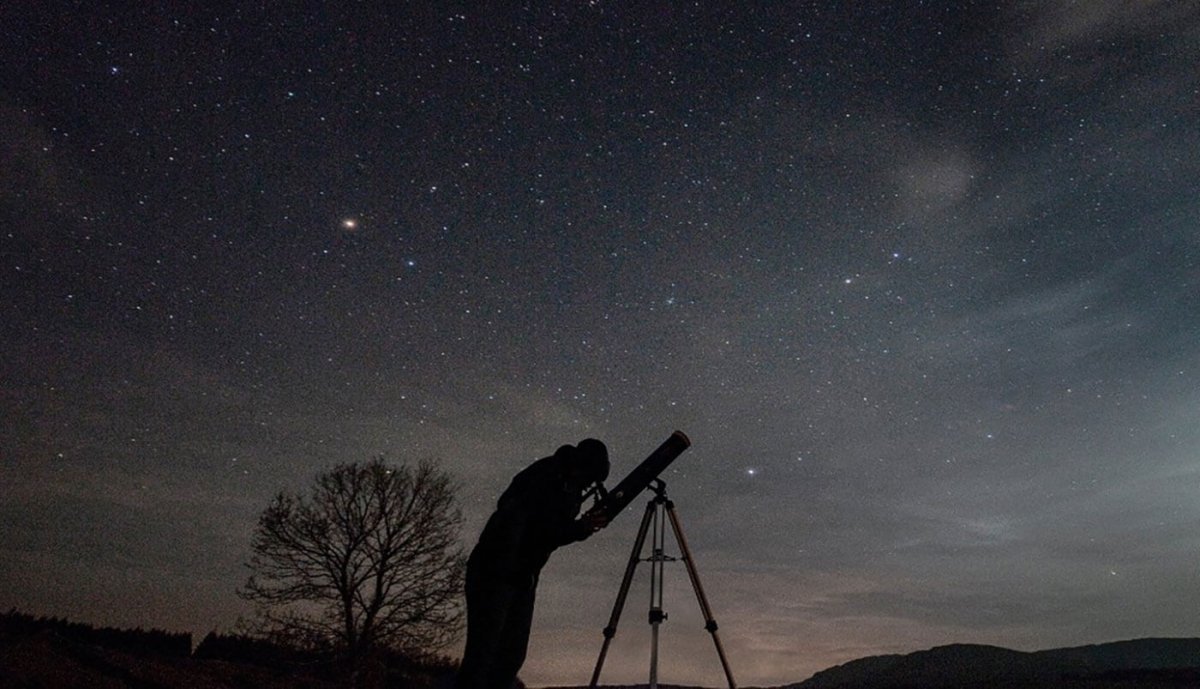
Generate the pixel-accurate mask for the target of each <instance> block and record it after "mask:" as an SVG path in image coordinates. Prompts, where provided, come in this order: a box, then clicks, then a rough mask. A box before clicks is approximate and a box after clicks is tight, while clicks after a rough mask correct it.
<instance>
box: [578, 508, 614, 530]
mask: <svg viewBox="0 0 1200 689" xmlns="http://www.w3.org/2000/svg"><path fill="white" fill-rule="evenodd" d="M583 525H584V526H585V527H586V528H587V530H588V532H589V533H596V532H597V531H599V530H600V529H603V528H604V527H606V526H608V517H607V516H605V514H604V513H603V512H589V513H588V514H585V515H583Z"/></svg>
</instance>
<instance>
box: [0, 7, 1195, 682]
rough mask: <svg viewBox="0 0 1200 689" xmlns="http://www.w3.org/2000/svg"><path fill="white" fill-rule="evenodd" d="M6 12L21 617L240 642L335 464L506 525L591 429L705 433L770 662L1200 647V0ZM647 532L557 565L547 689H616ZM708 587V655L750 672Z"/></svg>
mask: <svg viewBox="0 0 1200 689" xmlns="http://www.w3.org/2000/svg"><path fill="white" fill-rule="evenodd" d="M0 24H2V25H4V26H6V27H10V28H9V29H8V31H7V40H5V41H3V42H0V58H2V61H3V64H5V65H6V68H5V70H4V74H3V76H0V146H2V148H0V220H3V223H2V225H0V288H2V289H3V294H4V299H3V300H2V302H0V337H2V338H3V339H2V341H0V342H2V344H3V349H4V353H5V354H4V357H3V358H2V359H0V419H3V421H2V422H0V486H2V488H0V493H2V495H3V499H2V500H0V607H2V608H8V607H14V606H15V607H18V608H20V609H23V610H28V611H30V612H35V613H45V614H57V615H64V616H67V617H71V618H73V619H79V620H83V621H88V620H92V621H96V622H101V623H104V624H114V625H129V626H139V625H140V626H144V627H150V626H156V627H165V628H178V629H183V630H190V631H192V632H194V633H199V634H203V633H205V632H207V631H208V630H209V629H212V628H218V629H228V628H230V627H231V626H232V625H233V624H234V623H235V622H236V621H237V618H238V617H239V615H245V614H247V612H248V610H247V609H246V607H245V604H244V603H243V602H242V601H241V600H239V599H238V598H237V597H236V596H235V595H234V591H235V590H236V588H237V586H238V585H239V584H240V583H242V581H243V580H244V576H245V572H244V570H243V568H242V566H241V563H242V562H244V561H245V559H246V558H247V556H248V545H249V538H250V533H251V529H252V527H253V524H254V520H255V518H256V516H257V513H258V512H259V511H260V510H261V509H262V508H263V507H265V505H266V504H267V502H268V500H269V499H270V497H271V495H272V494H274V493H275V492H277V491H279V490H281V489H295V488H299V487H301V486H303V485H304V484H305V482H306V481H307V480H308V479H309V478H310V477H311V476H312V475H313V474H314V473H315V472H317V471H319V470H321V469H323V468H325V467H328V466H329V465H331V464H332V463H335V462H339V461H353V460H360V459H369V458H370V457H372V456H376V455H380V454H382V455H384V456H385V457H388V458H390V459H392V460H394V461H416V460H419V459H423V458H436V459H438V460H440V461H441V462H442V464H443V466H444V467H445V468H446V469H447V470H449V471H450V472H451V473H453V474H454V475H455V476H456V477H458V478H459V479H460V480H461V481H462V493H461V496H462V504H463V508H464V512H465V515H466V518H467V528H466V532H465V533H464V539H465V540H466V541H467V542H468V545H469V544H470V543H473V542H474V539H475V537H476V536H477V534H478V530H479V529H480V528H481V527H482V524H483V521H484V520H485V519H486V517H487V515H488V513H489V511H490V509H491V507H492V505H493V503H494V500H495V498H496V496H498V495H499V493H500V492H501V491H502V490H503V488H504V487H505V486H506V485H507V481H508V479H509V478H510V477H511V476H512V475H513V474H514V473H516V471H518V470H519V469H520V468H522V467H523V466H525V465H526V464H528V463H529V462H531V461H533V460H534V459H537V458H538V457H540V456H543V455H545V454H549V453H550V452H552V451H553V450H554V448H555V447H557V446H558V445H560V444H562V443H567V442H572V443H573V442H577V441H578V440H580V439H582V438H584V437H589V436H594V437H598V438H601V439H603V440H604V441H605V442H606V443H608V445H609V449H610V453H611V455H612V457H613V462H614V469H613V473H614V476H613V478H614V480H616V479H619V476H621V475H623V473H624V472H625V471H627V470H628V469H630V468H632V467H633V466H634V465H635V463H636V462H638V461H640V460H641V459H642V458H643V457H644V456H645V454H646V453H648V452H649V451H650V450H652V449H653V448H654V447H655V446H656V445H657V444H658V443H659V442H660V441H661V440H662V439H664V438H665V437H666V436H667V435H668V434H669V433H670V432H671V431H672V430H674V429H676V428H678V429H681V430H683V431H685V432H686V433H687V434H688V435H689V436H690V437H691V438H692V441H693V447H692V449H690V450H689V451H688V452H687V453H685V454H684V455H683V456H682V457H681V458H680V459H679V460H677V462H676V463H675V464H673V465H672V467H671V469H670V471H669V472H668V473H669V475H668V476H666V478H667V481H668V484H669V486H670V489H671V495H672V497H673V498H674V500H675V501H676V502H677V503H678V506H679V511H680V516H681V519H682V520H683V522H684V528H685V530H686V532H687V534H688V537H689V544H690V546H691V549H692V550H693V552H694V554H695V556H696V559H697V564H698V567H699V570H700V573H701V575H702V576H703V578H704V585H705V589H706V590H707V592H708V596H709V599H710V601H711V603H712V605H713V609H714V613H715V615H716V617H717V619H718V621H719V622H720V624H721V630H722V631H721V634H722V639H723V641H724V643H725V644H726V646H727V649H728V652H729V656H730V661H731V664H732V667H733V671H734V673H735V676H736V677H737V679H738V681H739V682H740V683H741V684H743V685H763V686H765V685H772V684H784V683H790V682H796V681H800V680H802V679H804V678H806V677H807V676H809V675H810V674H811V673H813V672H815V671H817V670H820V669H823V668H825V667H828V666H830V665H832V664H835V663H839V662H844V661H847V660H850V659H853V658H856V657H860V656H863V655H869V654H875V653H886V652H902V651H912V650H917V649H921V648H925V647H928V646H931V645H935V644H943V643H952V642H977V643H992V644H998V645H1004V646H1009V647H1014V648H1021V649H1037V648H1046V647H1052V646H1066V645H1072V644H1084V643H1095V642H1101V641H1109V640H1116V639H1122V638H1130V637H1135V636H1195V635H1197V634H1200V630H1198V629H1197V627H1196V625H1195V622H1194V620H1193V619H1192V618H1193V617H1194V616H1193V615H1191V614H1189V612H1188V611H1190V610H1192V609H1194V607H1195V604H1196V603H1197V602H1198V601H1197V600H1196V599H1197V596H1198V595H1200V594H1198V593H1197V591H1200V573H1198V572H1197V570H1196V567H1195V552H1196V549H1197V547H1200V537H1198V536H1197V535H1196V533H1197V532H1196V529H1195V528H1194V527H1195V524H1196V523H1197V519H1198V518H1200V507H1198V506H1197V505H1198V504H1197V502H1196V500H1195V497H1194V496H1195V488H1196V485H1197V480H1198V479H1200V468H1198V465H1197V459H1198V457H1197V448H1198V447H1200V435H1198V432H1197V428H1198V426H1197V423H1196V422H1197V410H1200V397H1198V394H1197V390H1200V380H1198V371H1200V369H1198V365H1200V319H1198V318H1197V315H1196V314H1198V313H1200V265H1198V262H1197V261H1198V258H1197V254H1198V251H1200V242H1198V238H1200V233H1198V227H1200V224H1198V223H1200V203H1198V202H1197V195H1196V187H1197V180H1200V163H1198V162H1197V158H1196V156H1195V155H1194V151H1196V150H1198V149H1200V134H1198V133H1200V117H1198V114H1200V113H1198V111H1197V108H1196V104H1197V102H1198V96H1200V78H1198V77H1197V76H1196V70H1195V68H1194V66H1195V64H1196V63H1197V60H1198V59H1200V12H1198V11H1197V9H1195V8H1194V7H1192V6H1190V5H1189V4H1187V3H1169V2H1149V3H1141V4H1133V5H1130V4H1128V3H1119V2H1115V1H1110V0H1098V1H1096V2H1089V3H1076V2H1068V1H1066V0H1062V1H1054V2H1044V3H1024V2H1015V1H1013V2H995V3H984V2H968V3H955V4H953V5H951V4H938V3H923V2H912V3H900V4H899V5H897V6H894V7H877V6H875V4H869V5H864V6H862V7H843V6H835V4H831V3H829V4H822V3H802V4H784V5H782V6H781V5H779V4H777V3H762V4H753V3H752V4H749V5H739V6H737V7H733V6H732V5H729V6H726V5H721V4H719V3H718V4H705V3H679V4H656V5H639V6H627V5H624V4H619V3H609V2H603V1H598V2H588V3H560V2H552V3H542V4H538V5H535V6H526V7H512V8H490V9H485V8H476V7H468V6H446V7H441V6H434V5H430V6H428V7H411V6H404V7H399V6H393V5H392V4H388V3H362V4H355V5H348V6H344V7H343V6H340V5H339V6H336V7H332V6H323V5H318V4H309V3H301V4H299V5H296V6H294V7H289V8H286V9H284V8H274V7H240V8H238V7H232V6H225V5H222V6H219V7H218V6H205V7H201V8H190V9H180V8H177V7H175V6H173V5H168V6H163V7H138V8H135V9H129V8H123V9H119V10H118V9H116V8H112V7H106V6H88V7H82V8H80V7H74V6H71V7H67V6H66V5H60V4H58V3H36V4H29V3H24V4H21V3H18V4H17V6H12V7H5V8H4V9H0ZM631 511H634V510H633V508H631ZM636 521H637V517H636V516H628V515H623V516H622V517H621V518H619V519H618V520H617V521H616V522H614V524H613V525H612V526H611V527H610V528H608V529H607V530H605V531H604V532H602V533H601V534H599V535H598V536H596V537H595V538H593V539H592V540H589V541H588V542H586V543H583V544H580V545H577V546H572V547H571V548H567V549H563V550H562V551H560V552H558V553H556V555H555V556H554V558H553V559H552V560H551V563H550V565H549V566H548V567H547V569H546V571H545V572H544V573H543V576H542V584H541V588H540V590H539V602H538V610H537V618H536V620H535V626H534V635H533V641H532V644H531V648H530V654H529V661H528V663H527V665H526V667H525V669H524V671H523V673H522V676H523V678H524V679H525V680H526V681H527V682H528V683H529V684H530V685H532V686H538V685H548V684H582V683H583V682H584V681H586V678H587V677H589V676H590V671H591V668H592V664H593V663H594V661H595V653H596V652H597V651H598V650H599V645H600V641H601V635H600V630H601V628H602V627H603V625H604V623H605V622H606V621H607V617H608V614H609V610H610V606H611V604H612V597H613V596H614V595H615V593H616V589H617V586H618V584H619V582H620V576H621V573H622V571H623V568H624V565H625V560H626V558H627V557H628V548H629V547H630V545H631V543H632V538H633V534H634V531H635V529H636ZM668 578H669V581H668V591H667V601H666V604H667V610H668V612H669V613H670V615H671V617H670V621H669V622H668V623H667V624H666V625H665V626H664V628H663V643H664V645H665V646H664V650H663V658H662V666H661V667H662V669H661V676H662V678H663V680H664V681H669V682H671V683H681V684H686V683H693V684H705V685H711V686H715V685H718V684H720V683H721V675H720V674H719V668H718V666H717V664H716V659H715V654H714V653H713V652H712V649H711V647H710V646H709V641H708V638H707V635H706V634H704V632H703V621H702V620H701V619H700V616H699V613H698V611H697V610H695V607H696V606H695V604H694V601H693V599H692V596H691V592H690V590H689V589H688V588H687V578H686V575H685V573H684V572H683V570H682V568H679V569H678V571H675V570H671V569H668ZM640 585H641V586H642V589H638V588H637V585H635V589H634V592H633V594H632V595H631V598H630V603H629V606H628V607H627V609H626V614H625V617H624V619H623V623H622V628H621V632H620V634H618V636H617V639H616V641H614V645H613V650H612V651H611V653H610V656H609V661H608V662H607V664H606V673H605V677H604V679H605V681H607V682H614V683H618V682H625V683H631V682H634V681H643V680H644V678H645V671H646V662H647V661H646V658H645V655H646V649H647V637H648V634H647V632H646V629H645V627H646V625H645V624H644V617H643V608H642V607H640V606H641V605H642V602H643V601H644V600H645V596H646V595H648V594H647V593H646V591H645V582H641V583H640Z"/></svg>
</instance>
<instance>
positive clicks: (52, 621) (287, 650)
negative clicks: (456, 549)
mask: <svg viewBox="0 0 1200 689" xmlns="http://www.w3.org/2000/svg"><path fill="white" fill-rule="evenodd" d="M46 634H50V635H52V637H53V638H56V639H60V640H61V641H63V642H66V643H67V644H70V645H71V647H74V648H80V647H96V648H102V649H107V650H111V651H118V652H121V653H126V654H129V655H130V656H136V657H138V658H141V659H146V662H150V660H149V659H150V658H162V659H170V660H168V662H171V661H172V660H176V659H188V662H191V661H222V662H224V663H229V664H231V665H234V666H239V667H242V668H245V667H248V666H253V667H257V668H261V669H263V670H265V671H268V672H271V673H273V675H275V676H283V677H302V676H303V677H311V678H315V679H320V680H326V681H332V680H336V679H338V678H339V677H342V676H344V675H345V673H346V672H347V671H348V668H347V666H346V664H345V661H344V658H341V657H340V655H339V654H337V653H335V652H332V650H331V649H323V650H313V649H304V648H298V647H294V646H291V645H289V644H287V643H282V642H279V641H275V640H271V639H267V638H263V637H257V636H252V635H248V634H238V633H232V634H222V633H219V632H216V631H212V632H209V633H208V634H206V635H205V636H204V638H203V639H202V640H201V641H200V643H199V644H198V645H197V646H196V647H195V649H194V650H193V649H192V635H191V634H190V633H174V632H167V631H163V630H161V629H150V630H145V629H141V628H137V629H119V628H115V627H97V626H94V625H91V624H85V623H81V622H71V621H69V620H67V619H64V618H59V617H47V616H35V615H30V614H27V613H22V612H19V611H17V610H16V609H12V610H9V611H8V612H7V613H4V614H0V646H3V645H4V644H5V643H13V642H16V641H18V640H20V639H32V638H35V637H38V636H41V635H46ZM72 653H75V654H76V656H75V657H76V658H77V659H78V658H87V659H89V662H90V664H91V665H96V666H97V667H99V666H100V665H103V666H104V667H105V668H106V669H107V670H106V671H108V672H109V674H111V673H112V672H122V671H119V670H114V669H113V667H115V666H113V667H109V665H111V663H108V664H106V663H104V662H101V661H98V660H96V659H95V658H93V657H92V656H90V655H89V654H87V653H86V652H84V655H83V656H78V655H77V654H78V651H74V652H72ZM373 662H374V667H375V668H376V669H375V672H376V673H377V675H378V676H379V680H378V683H377V686H384V687H426V686H431V685H432V684H433V683H434V682H435V678H448V677H451V676H453V674H454V672H455V671H456V670H457V668H458V661H457V660H455V659H452V658H450V657H448V656H443V655H438V654H429V653H419V652H410V653H402V652H398V651H391V650H379V651H377V652H376V654H375V656H374V661H373ZM97 664H99V665H97ZM181 667H182V666H181ZM189 667H190V666H189ZM2 675H3V673H2V672H0V680H2V679H3V677H2ZM122 676H123V675H122ZM0 684H4V683H3V681H0Z"/></svg>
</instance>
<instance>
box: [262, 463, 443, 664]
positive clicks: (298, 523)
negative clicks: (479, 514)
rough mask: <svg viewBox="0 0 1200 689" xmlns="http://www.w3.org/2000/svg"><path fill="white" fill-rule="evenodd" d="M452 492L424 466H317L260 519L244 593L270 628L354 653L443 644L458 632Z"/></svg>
mask: <svg viewBox="0 0 1200 689" xmlns="http://www.w3.org/2000/svg"><path fill="white" fill-rule="evenodd" d="M456 492H457V491H456V487H455V485H454V483H453V481H452V480H451V479H450V477H449V476H448V475H447V474H446V473H445V472H443V471H441V470H439V469H438V468H436V467H435V466H434V465H433V464H431V463H428V462H423V463H421V464H419V465H418V466H416V467H415V468H412V467H409V466H400V467H390V466H388V465H386V464H385V463H384V462H383V460H381V459H375V460H373V461H371V462H367V463H353V464H341V465H339V466H337V467H335V468H333V469H332V470H330V471H328V472H326V473H322V474H319V475H318V476H317V477H316V479H315V481H314V484H313V486H312V488H311V490H310V491H309V493H308V494H307V495H295V494H288V493H279V494H278V495H277V496H275V498H274V499H273V500H272V501H271V504H270V506H268V507H267V509H266V510H264V511H263V513H262V515H261V516H260V517H259V519H258V527H257V529H256V530H255V533H254V538H253V541H252V543H251V548H252V550H253V555H252V557H251V559H250V561H249V562H248V563H247V566H248V567H249V568H250V570H251V571H252V572H253V574H252V575H251V577H250V579H249V581H247V582H246V585H245V587H244V588H243V589H242V590H241V591H240V594H241V595H242V596H243V597H244V598H247V599H249V600H251V601H254V602H255V603H257V604H258V612H259V615H260V618H261V620H262V621H263V622H264V623H265V626H266V628H267V629H268V630H270V631H272V632H274V633H276V634H277V635H279V636H282V637H285V638H291V639H293V640H296V639H301V640H304V641H305V642H306V643H305V645H309V646H313V645H319V646H322V647H326V648H329V647H333V648H337V649H341V650H343V651H345V652H346V653H347V655H348V656H349V657H350V658H351V659H356V658H361V657H363V655H364V654H365V653H366V652H367V651H369V650H371V649H372V648H378V647H388V648H393V649H399V650H410V651H414V650H419V651H423V652H426V651H432V650H436V649H440V648H442V647H444V646H446V645H447V644H449V643H450V642H451V641H453V640H454V639H455V638H457V636H458V634H459V633H460V632H461V631H462V617H463V615H462V604H461V598H460V593H461V591H462V578H463V571H464V559H463V553H462V546H461V545H460V542H459V529H460V527H461V524H462V515H461V513H460V511H459V510H458V509H457V508H456V507H455V494H456Z"/></svg>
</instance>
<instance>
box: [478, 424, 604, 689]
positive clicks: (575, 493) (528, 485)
mask: <svg viewBox="0 0 1200 689" xmlns="http://www.w3.org/2000/svg"><path fill="white" fill-rule="evenodd" d="M607 477H608V449H607V448H605V446H604V443H602V442H600V441H599V440H596V439H594V438H588V439H587V440H584V441H581V442H580V443H579V445H578V446H577V447H576V446H571V445H563V446H562V447H560V448H558V450H557V451H556V452H555V453H554V454H553V455H551V456H549V457H543V458H542V459H539V460H538V461H536V462H534V463H533V464H531V465H530V466H528V467H526V468H525V469H523V470H522V471H521V472H520V473H519V474H517V475H516V476H515V477H514V478H513V480H512V483H511V484H509V486H508V488H507V489H506V490H505V491H504V493H503V494H502V495H501V496H500V500H499V501H498V502H497V504H496V511H495V512H494V513H493V514H492V516H491V518H490V519H488V522H487V525H486V526H484V528H483V533H481V534H480V535H479V543H478V544H476V545H475V549H474V550H472V551H471V557H470V559H469V560H467V586H466V588H467V646H466V649H465V651H464V652H463V661H462V666H461V667H460V668H459V672H458V678H457V684H456V686H457V688H458V689H509V688H510V687H511V686H512V684H513V681H514V680H515V679H516V677H517V672H518V671H519V670H520V669H521V664H522V663H524V662H525V649H526V647H527V646H528V644H529V625H530V622H531V621H532V619H533V601H534V593H535V591H536V590H537V583H538V573H539V572H541V570H542V566H543V565H545V564H546V561H547V560H549V559H550V553H551V552H553V551H554V550H555V549H556V548H558V547H559V546H562V545H566V544H568V543H574V542H576V541H582V540H583V539H585V538H587V537H588V536H590V535H592V534H593V533H595V532H596V531H597V530H599V529H601V528H603V527H604V526H605V522H604V521H603V520H602V518H595V519H589V520H583V519H577V518H576V517H577V516H578V514H579V509H580V507H581V506H582V504H583V500H584V497H585V495H586V492H587V490H588V488H589V487H590V486H592V484H594V483H599V482H601V481H603V480H604V479H605V478H607Z"/></svg>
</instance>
